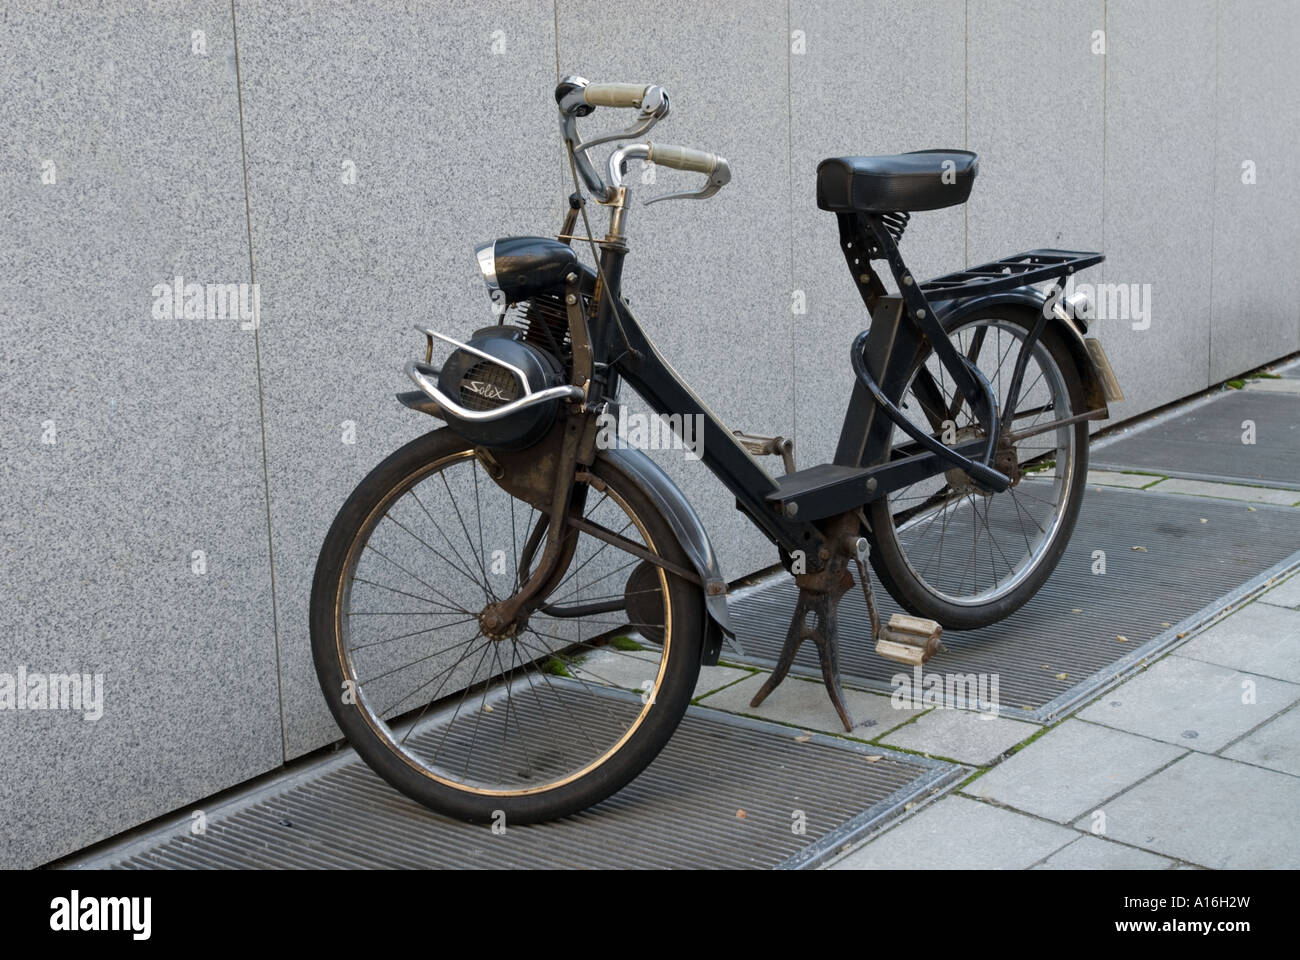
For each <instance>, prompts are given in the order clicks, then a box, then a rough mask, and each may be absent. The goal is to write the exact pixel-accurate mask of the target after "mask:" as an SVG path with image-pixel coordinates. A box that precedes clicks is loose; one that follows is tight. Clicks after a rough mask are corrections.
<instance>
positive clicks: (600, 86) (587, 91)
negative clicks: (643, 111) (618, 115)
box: [583, 83, 651, 107]
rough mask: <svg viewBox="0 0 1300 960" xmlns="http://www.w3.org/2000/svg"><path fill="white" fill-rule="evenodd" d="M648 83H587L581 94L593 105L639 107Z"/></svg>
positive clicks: (648, 87)
mask: <svg viewBox="0 0 1300 960" xmlns="http://www.w3.org/2000/svg"><path fill="white" fill-rule="evenodd" d="M650 87H651V84H648V83H589V84H587V86H586V87H585V88H584V89H583V96H584V98H585V99H586V101H587V103H589V104H590V105H591V106H593V107H639V106H641V100H642V98H643V97H644V96H645V92H646V91H647V90H649V89H650Z"/></svg>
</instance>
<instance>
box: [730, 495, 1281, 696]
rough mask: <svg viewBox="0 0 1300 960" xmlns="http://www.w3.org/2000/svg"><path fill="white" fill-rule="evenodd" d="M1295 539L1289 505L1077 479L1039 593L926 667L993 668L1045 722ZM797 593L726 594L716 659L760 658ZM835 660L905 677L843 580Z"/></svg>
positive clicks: (814, 670) (767, 656)
mask: <svg viewBox="0 0 1300 960" xmlns="http://www.w3.org/2000/svg"><path fill="white" fill-rule="evenodd" d="M1202 518H1204V519H1205V520H1207V521H1208V522H1206V523H1201V519H1202ZM1298 546H1300V511H1297V510H1292V509H1291V508H1289V507H1267V506H1257V507H1256V509H1255V512H1251V511H1250V510H1248V509H1247V507H1246V505H1245V504H1236V503H1229V502H1225V501H1215V500H1205V499H1201V498H1195V499H1193V498H1191V497H1179V496H1176V495H1173V494H1159V493H1156V492H1154V491H1132V490H1124V489H1118V488H1097V487H1089V488H1088V491H1087V494H1086V496H1085V497H1084V502H1083V508H1082V511H1081V513H1080V517H1079V524H1078V527H1077V528H1076V530H1075V533H1074V536H1073V538H1072V539H1071V541H1070V544H1069V546H1068V547H1067V548H1066V551H1065V555H1064V556H1063V557H1062V559H1061V564H1060V566H1059V567H1058V568H1057V570H1056V572H1055V573H1054V574H1053V575H1052V577H1051V579H1049V580H1048V582H1047V584H1046V585H1045V586H1044V587H1043V589H1042V590H1040V591H1039V593H1038V594H1037V595H1036V596H1035V597H1034V598H1033V599H1032V600H1030V601H1029V603H1027V604H1026V605H1025V606H1024V607H1022V608H1021V609H1020V610H1019V611H1017V612H1016V613H1015V614H1013V615H1012V616H1010V617H1008V618H1007V619H1006V620H1003V621H1001V622H999V623H995V624H993V625H992V626H989V627H984V628H982V629H979V630H970V631H963V632H952V633H945V634H944V643H945V645H946V646H947V648H948V649H947V651H946V652H945V653H942V654H940V655H939V656H937V657H936V658H934V659H933V660H931V661H930V663H929V664H927V665H926V670H925V672H926V673H927V674H928V673H930V672H932V671H933V672H935V673H941V674H967V673H975V674H981V673H983V674H989V675H994V674H996V675H997V676H998V681H999V700H1000V703H1001V705H1002V710H1003V712H1004V713H1007V714H1009V715H1012V716H1016V717H1020V718H1023V719H1029V720H1048V719H1051V718H1052V717H1054V716H1056V715H1059V714H1060V713H1061V711H1063V710H1064V709H1065V708H1067V707H1069V706H1071V705H1073V704H1075V703H1077V702H1079V701H1080V700H1081V699H1084V698H1086V697H1088V696H1090V695H1091V694H1092V692H1094V691H1096V690H1098V689H1100V688H1101V687H1103V686H1104V685H1105V684H1106V683H1108V682H1109V681H1110V680H1111V679H1112V678H1113V677H1115V676H1116V675H1117V674H1118V673H1121V672H1123V671H1124V670H1125V669H1127V668H1128V667H1130V666H1132V665H1133V664H1135V663H1136V662H1137V661H1138V660H1140V659H1142V658H1144V657H1147V656H1150V655H1151V653H1153V652H1154V651H1155V650H1157V649H1159V648H1161V647H1163V646H1166V645H1168V644H1170V643H1172V642H1173V641H1174V640H1176V639H1177V635H1178V634H1179V633H1183V632H1185V631H1187V630H1190V629H1192V627H1193V626H1195V625H1197V624H1199V623H1202V622H1205V621H1206V620H1208V619H1210V618H1211V617H1212V616H1214V615H1215V614H1216V613H1218V612H1219V611H1221V610H1222V609H1223V608H1224V607H1225V606H1226V605H1227V604H1230V603H1233V602H1236V601H1237V600H1239V599H1240V598H1241V597H1243V596H1244V595H1246V594H1248V593H1250V592H1252V591H1253V590H1255V589H1257V588H1258V587H1259V586H1261V585H1262V584H1263V583H1264V582H1265V581H1266V580H1267V579H1270V578H1271V577H1273V576H1276V575H1277V574H1278V573H1280V572H1281V571H1282V570H1284V569H1287V568H1289V567H1290V566H1293V565H1296V564H1300V552H1296V549H1297V547H1298ZM1134 547H1142V548H1144V549H1142V550H1134ZM1096 550H1103V551H1105V559H1106V573H1105V574H1104V575H1094V574H1093V573H1092V567H1093V562H1094V559H1093V552H1094V551H1096ZM876 594H877V598H878V599H879V601H880V608H881V611H880V613H881V617H882V618H887V617H889V615H890V614H892V613H897V612H899V610H900V608H899V607H898V606H897V604H895V603H894V602H893V599H892V598H891V597H889V595H888V594H886V593H885V592H884V591H883V590H878V591H876ZM796 596H797V590H796V588H795V586H794V583H793V581H792V580H790V579H789V578H788V577H785V576H782V577H780V578H779V579H775V580H773V581H769V582H768V583H765V584H762V585H759V586H756V587H753V588H751V589H749V590H747V591H743V592H742V593H741V594H740V595H738V597H737V599H736V600H734V601H733V603H732V608H731V621H732V625H733V626H734V627H735V628H736V630H737V633H738V636H739V639H740V642H741V645H742V648H743V650H744V653H743V654H740V655H738V654H735V653H733V652H731V651H724V653H723V657H724V658H725V659H728V660H734V661H739V662H745V663H751V664H757V665H762V666H769V665H771V664H772V663H773V662H774V661H775V658H776V656H777V654H778V653H779V651H780V649H781V644H782V641H783V639H784V636H785V632H786V629H787V627H788V625H789V620H790V612H791V610H792V609H793V607H794V602H795V598H796ZM1076 609H1077V610H1081V611H1082V612H1080V613H1076V612H1074V611H1075V610H1076ZM1164 624H1170V626H1168V627H1165V626H1164ZM1119 636H1124V637H1126V638H1127V641H1126V642H1121V641H1119V640H1117V639H1116V638H1117V637H1119ZM840 667H841V670H842V672H843V675H844V678H845V680H846V682H848V683H850V684H852V685H855V686H859V687H863V688H866V689H877V690H885V691H888V690H892V689H893V688H892V686H891V685H890V678H891V677H893V676H895V675H897V674H898V673H900V672H909V671H908V668H906V667H904V666H902V665H900V664H897V663H894V662H892V661H889V660H885V659H884V658H882V657H880V656H878V655H877V654H876V653H875V650H874V647H873V645H872V643H871V640H870V627H869V626H868V623H867V615H866V609H865V605H864V603H863V600H862V595H861V592H860V591H859V590H858V589H857V588H856V587H855V588H854V590H853V591H851V592H849V593H848V594H846V595H845V597H844V601H843V603H842V604H841V607H840ZM795 672H798V673H803V674H806V675H809V676H820V675H821V674H820V670H819V668H818V665H817V658H816V652H815V650H814V649H813V648H812V645H811V644H805V646H804V647H803V649H802V650H801V651H800V653H799V656H798V659H797V660H796V661H795ZM827 709H828V710H829V709H830V708H829V705H828V707H827Z"/></svg>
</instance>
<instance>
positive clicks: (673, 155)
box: [646, 143, 726, 174]
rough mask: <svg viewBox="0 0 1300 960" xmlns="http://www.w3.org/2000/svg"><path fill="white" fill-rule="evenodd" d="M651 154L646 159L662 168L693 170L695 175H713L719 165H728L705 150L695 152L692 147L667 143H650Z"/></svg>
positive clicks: (714, 154)
mask: <svg viewBox="0 0 1300 960" xmlns="http://www.w3.org/2000/svg"><path fill="white" fill-rule="evenodd" d="M646 146H647V147H649V148H650V149H649V152H648V153H647V154H646V159H647V160H649V161H650V162H651V163H657V164H658V165H659V166H661V167H672V168H673V169H674V170H692V171H694V172H695V173H710V174H711V173H713V171H715V170H717V169H718V164H719V163H726V161H725V160H723V159H722V158H721V157H720V156H718V155H717V154H716V153H709V152H707V151H705V150H693V149H691V148H690V147H675V146H673V145H672V144H667V143H648V144H646Z"/></svg>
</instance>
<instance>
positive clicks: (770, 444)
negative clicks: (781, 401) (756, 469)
mask: <svg viewBox="0 0 1300 960" xmlns="http://www.w3.org/2000/svg"><path fill="white" fill-rule="evenodd" d="M731 435H732V436H733V437H735V438H736V440H737V441H739V442H740V445H741V446H742V447H744V448H745V449H746V450H748V451H749V452H750V453H752V454H753V455H754V456H756V457H780V458H781V462H782V463H784V464H785V472H786V473H794V441H793V440H788V439H786V438H785V437H760V436H758V435H757V434H753V433H744V432H743V431H741V430H732V431H731Z"/></svg>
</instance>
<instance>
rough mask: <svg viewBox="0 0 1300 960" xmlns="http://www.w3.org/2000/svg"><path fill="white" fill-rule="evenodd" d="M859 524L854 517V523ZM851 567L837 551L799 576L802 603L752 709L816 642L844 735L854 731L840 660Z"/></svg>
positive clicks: (846, 556) (823, 671) (800, 602)
mask: <svg viewBox="0 0 1300 960" xmlns="http://www.w3.org/2000/svg"><path fill="white" fill-rule="evenodd" d="M856 522H857V521H856V518H854V523H855V524H856ZM847 567H848V555H847V554H846V553H844V552H843V551H840V550H836V551H835V552H834V554H833V555H832V556H831V557H830V559H829V560H827V562H826V566H825V567H824V568H823V569H822V570H819V571H818V572H817V573H804V574H798V575H797V576H795V578H794V579H795V583H797V584H798V585H799V601H798V603H796V604H795V608H794V616H793V617H792V618H791V620H790V629H789V631H788V632H787V633H786V636H785V645H784V646H783V647H782V648H781V656H780V657H779V658H778V659H777V662H776V667H775V668H774V669H773V670H772V674H771V676H769V677H768V678H767V682H766V683H764V684H763V686H762V687H761V688H760V689H759V691H758V693H756V694H755V695H754V699H753V700H751V701H750V703H749V705H750V706H751V707H757V706H758V705H759V704H761V703H762V702H763V701H764V700H766V699H767V696H768V694H770V693H771V692H772V691H773V690H775V689H776V688H777V686H779V685H780V683H781V681H782V680H784V679H785V678H786V675H787V674H788V673H789V672H790V667H791V666H793V665H794V658H795V654H797V653H798V652H799V648H800V647H801V646H803V642H804V641H805V640H812V642H813V643H814V644H816V646H817V656H818V658H819V659H820V660H821V665H822V681H823V682H824V683H825V684H826V693H827V694H828V695H829V696H830V698H831V703H832V704H833V705H834V707H835V712H836V713H838V714H839V716H840V722H841V723H843V724H844V732H845V733H850V732H852V730H853V718H852V717H851V716H850V715H849V708H848V706H847V704H845V702H844V690H843V687H841V685H840V658H839V606H840V599H841V598H842V597H843V596H844V594H845V593H847V592H848V591H849V589H851V588H852V586H853V577H852V575H850V573H849V571H848V569H847Z"/></svg>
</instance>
